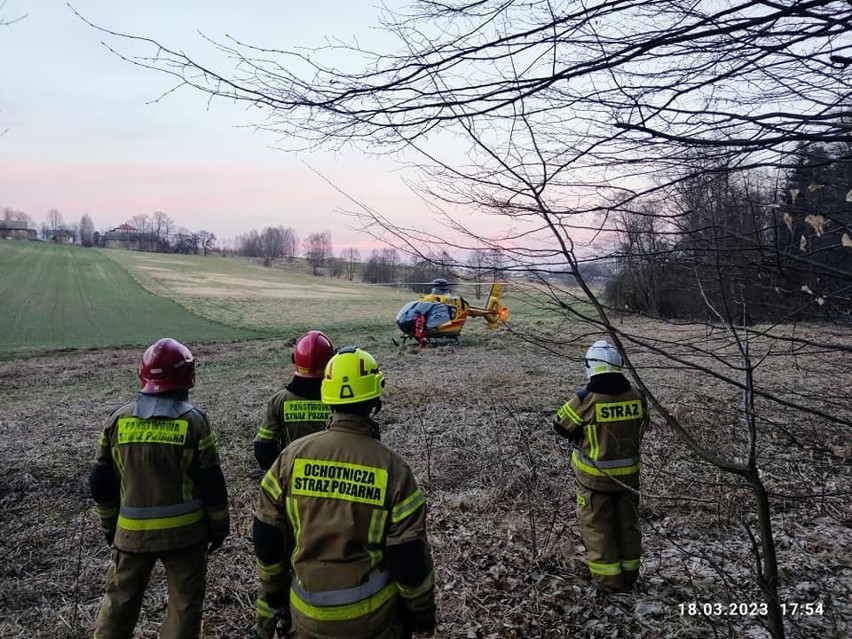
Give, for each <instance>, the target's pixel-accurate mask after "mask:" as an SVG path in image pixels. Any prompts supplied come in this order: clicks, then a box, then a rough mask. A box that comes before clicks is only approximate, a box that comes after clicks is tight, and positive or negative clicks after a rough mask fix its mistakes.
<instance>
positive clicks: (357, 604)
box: [252, 346, 435, 639]
mask: <svg viewBox="0 0 852 639" xmlns="http://www.w3.org/2000/svg"><path fill="white" fill-rule="evenodd" d="M384 380H385V378H384V374H383V373H382V372H381V371H380V370H379V365H378V364H377V363H376V360H375V359H374V358H373V356H372V355H370V354H369V353H368V352H366V351H363V350H361V349H360V348H356V347H354V346H347V347H345V348H341V349H340V350H339V351H338V352H337V354H336V355H335V356H334V357H332V358H331V360H329V362H328V365H327V366H326V369H325V377H324V379H323V382H322V400H323V401H324V402H325V403H326V404H328V405H329V406H331V410H332V414H331V421H330V422H329V425H328V428H327V429H326V430H324V431H322V432H319V433H315V434H313V435H308V436H306V437H302V438H300V439H297V440H296V441H294V442H293V443H292V444H290V445H289V446H287V448H285V449H284V451H283V452H282V453H281V455H280V456H279V457H278V459H277V460H276V461H275V463H274V464H272V467H271V468H270V469H269V471H268V472H267V473H266V475H265V476H264V478H263V481H262V482H261V488H260V491H259V497H258V505H257V510H256V511H255V518H254V523H253V539H254V548H255V554H256V556H257V565H258V572H259V576H260V593H259V597H258V601H257V611H256V624H255V627H254V629H253V631H252V637H256V638H257V637H259V638H260V639H269V638H270V637H272V635H273V633H274V632H275V630H276V627H277V628H278V634H279V636H281V635H282V631H283V633H284V634H289V633H290V632H293V633H294V636H295V637H298V638H300V639H309V638H315V639H332V638H335V637H341V638H344V637H345V638H350V639H403V638H405V637H410V636H411V635H412V633H426V634H430V635H431V634H432V633H433V632H434V629H435V594H434V568H433V564H432V556H431V553H430V551H429V543H428V540H427V538H426V498H425V496H424V495H423V493H422V492H421V491H420V488H419V487H418V485H417V480H416V479H415V477H414V474H413V473H412V472H411V469H410V468H409V466H408V464H407V463H406V462H405V460H403V459H402V457H400V456H399V455H398V454H397V453H395V452H393V451H392V450H390V449H389V448H387V447H386V446H385V445H383V444H382V443H381V442H380V441H379V425H378V424H377V423H376V422H375V421H374V420H373V417H374V416H375V415H376V413H378V412H379V410H380V408H381V395H382V389H383V387H384ZM291 616H292V618H291ZM291 623H292V630H290V624H291Z"/></svg>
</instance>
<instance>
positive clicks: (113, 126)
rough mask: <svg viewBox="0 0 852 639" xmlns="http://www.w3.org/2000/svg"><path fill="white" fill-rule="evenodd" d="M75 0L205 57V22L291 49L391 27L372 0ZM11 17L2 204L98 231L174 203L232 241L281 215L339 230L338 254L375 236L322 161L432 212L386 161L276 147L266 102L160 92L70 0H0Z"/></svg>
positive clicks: (396, 202)
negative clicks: (358, 224) (249, 104)
mask: <svg viewBox="0 0 852 639" xmlns="http://www.w3.org/2000/svg"><path fill="white" fill-rule="evenodd" d="M71 4H72V5H73V6H74V8H75V9H76V10H77V11H78V12H80V13H81V14H82V15H84V16H85V17H86V18H87V19H89V20H91V21H92V22H94V23H96V24H99V25H101V26H103V27H105V28H108V29H113V30H116V31H123V32H128V33H133V34H136V35H141V36H146V37H150V38H152V39H156V40H158V41H160V42H162V43H163V44H165V45H167V46H171V47H173V48H176V49H182V50H185V51H187V52H188V53H190V54H194V55H197V56H198V57H201V58H202V59H207V58H204V56H205V55H207V54H208V53H209V51H210V49H209V47H207V48H205V46H206V45H205V43H204V41H203V39H202V38H201V36H200V35H199V33H198V32H199V31H201V32H203V33H204V34H205V35H207V36H209V37H211V38H213V39H222V38H223V36H225V35H226V34H230V35H233V36H235V37H238V38H239V39H242V40H243V41H246V42H250V43H252V44H259V45H268V46H277V47H279V48H294V47H299V46H306V47H310V46H318V45H321V44H322V43H323V42H324V41H325V39H326V38H339V39H343V40H347V41H351V40H352V39H354V38H358V39H359V41H361V42H362V44H363V42H364V39H365V38H378V39H381V38H382V37H384V36H383V35H382V34H381V33H380V32H378V31H377V29H376V26H377V22H376V18H377V15H378V10H377V9H376V8H375V5H376V3H375V2H365V1H363V0H318V1H315V2H311V1H309V0H288V1H287V2H283V1H281V0H243V1H242V2H233V1H232V0H182V1H181V2H173V0H153V1H146V2H138V0H111V1H110V2H105V1H104V0H72V2H71ZM18 17H22V19H20V20H16V18H18ZM0 22H12V24H6V25H5V26H0V56H2V59H3V60H4V63H3V64H2V65H0V87H2V88H3V90H2V93H0V132H4V133H3V135H2V136H0V208H5V207H10V208H12V209H17V210H22V211H25V212H26V213H28V214H29V215H30V216H31V217H32V218H33V219H34V220H35V222H36V223H37V224H40V223H41V222H43V221H45V220H46V218H47V213H48V211H49V210H50V209H57V210H59V211H60V212H61V213H62V215H63V217H64V219H65V220H66V222H67V223H75V222H79V220H80V218H81V216H82V215H83V214H84V213H88V214H89V215H90V216H91V217H92V219H93V221H94V223H95V227H96V229H98V230H107V229H109V228H113V227H115V226H117V225H119V224H121V223H123V222H125V221H127V220H128V219H129V218H131V217H132V216H134V215H139V214H151V213H153V212H154V211H163V212H165V213H167V214H168V215H169V216H171V218H172V219H174V220H175V223H176V224H177V225H179V226H184V227H186V228H189V229H192V230H200V229H202V228H203V229H207V230H210V231H212V232H214V233H216V235H217V236H218V237H219V238H220V239H228V238H234V237H236V236H237V235H239V234H241V233H244V232H246V231H249V230H251V229H258V230H260V229H261V228H263V227H264V226H273V225H284V226H291V227H293V228H294V229H295V230H296V232H297V233H298V234H299V236H300V237H302V238H304V237H306V236H307V235H308V234H310V233H314V232H322V231H330V232H331V234H332V241H333V243H334V245H335V247H336V248H337V247H340V248H342V247H345V246H357V247H359V248H361V249H362V250H363V249H365V248H366V249H367V250H369V248H371V247H373V246H375V242H374V241H373V240H372V239H371V238H370V237H368V236H366V235H364V234H362V233H358V232H356V231H353V230H350V229H349V228H348V227H351V226H352V225H353V222H352V220H351V219H350V218H349V217H347V216H346V215H344V214H342V213H341V212H340V210H341V209H351V208H352V205H351V203H350V202H349V201H348V200H347V199H346V197H344V196H343V195H342V194H341V193H339V192H338V191H337V190H335V189H334V188H332V186H330V185H329V184H328V183H327V182H326V181H325V180H323V179H322V178H321V177H320V176H319V175H317V173H316V172H315V171H314V170H312V168H311V167H313V169H315V170H316V171H318V172H319V173H321V174H322V175H323V176H325V178H327V179H328V180H330V181H331V182H333V183H334V184H335V185H336V186H337V187H339V188H340V189H342V190H343V191H344V192H346V193H347V194H349V195H351V196H352V197H355V198H357V199H359V200H361V201H363V202H365V203H367V204H368V205H370V206H371V207H373V208H374V209H376V210H378V211H379V212H381V213H382V214H383V215H386V216H388V217H390V218H392V219H393V220H394V221H398V222H399V223H400V224H411V223H412V220H415V219H421V220H422V219H423V218H424V216H425V215H427V210H426V207H425V206H424V204H423V203H422V202H421V201H420V199H419V198H418V197H416V196H415V195H414V194H412V193H411V192H410V191H409V190H408V189H407V188H406V187H405V186H404V185H403V184H402V180H401V174H400V173H399V172H398V166H397V165H396V164H394V163H393V162H392V161H391V160H389V159H383V160H377V159H375V158H364V157H361V156H358V155H356V154H355V153H354V152H352V153H350V154H346V153H344V152H341V153H340V154H338V155H331V154H319V153H309V154H303V155H297V154H294V153H287V152H283V151H280V150H276V149H273V148H271V147H272V146H273V145H275V144H276V142H277V141H276V139H275V138H274V137H273V136H272V135H271V134H266V133H260V132H257V131H255V130H254V129H252V128H251V126H250V125H251V124H252V123H253V122H256V121H257V119H259V118H260V117H261V116H259V115H258V113H257V112H253V113H252V112H247V111H245V110H243V109H241V108H237V107H234V106H232V105H230V104H223V103H221V102H213V103H209V104H208V102H207V100H206V99H205V96H204V95H202V94H200V93H193V92H191V91H188V90H183V91H179V92H177V93H175V94H172V95H169V96H168V97H166V98H165V99H163V100H161V101H157V102H152V101H154V100H156V99H157V98H158V97H159V96H160V95H161V94H162V93H163V92H164V91H167V90H168V89H169V88H171V86H172V84H173V83H172V82H171V81H170V80H169V79H168V78H167V77H165V76H163V75H161V74H158V73H155V72H152V71H146V70H144V69H141V68H138V67H135V66H133V65H131V64H129V63H127V62H125V61H122V60H120V59H119V58H118V57H116V56H115V55H113V54H111V53H110V52H109V51H108V50H107V49H106V48H105V47H104V46H103V45H102V44H101V40H102V39H103V36H102V35H101V34H99V33H98V32H96V31H95V30H93V29H92V28H90V27H89V26H87V25H86V24H84V23H83V22H82V21H81V20H80V19H79V18H77V17H76V16H75V15H74V13H73V12H72V11H71V10H70V9H69V8H68V7H67V6H66V3H65V1H64V0H39V1H38V2H30V1H27V0H6V2H5V4H3V3H2V0H0ZM194 47H195V48H194ZM223 68H227V67H223ZM253 117H254V118H256V119H255V120H253V119H252V118H253ZM424 226H425V225H421V228H423V227H424Z"/></svg>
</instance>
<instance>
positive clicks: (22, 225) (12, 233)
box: [0, 220, 38, 240]
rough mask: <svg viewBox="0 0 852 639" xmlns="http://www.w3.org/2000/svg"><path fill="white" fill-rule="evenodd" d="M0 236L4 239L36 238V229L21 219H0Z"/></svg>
mask: <svg viewBox="0 0 852 639" xmlns="http://www.w3.org/2000/svg"><path fill="white" fill-rule="evenodd" d="M0 238H3V239H4V240H37V239H38V231H37V230H36V229H31V228H28V227H27V223H26V222H23V221H21V220H0Z"/></svg>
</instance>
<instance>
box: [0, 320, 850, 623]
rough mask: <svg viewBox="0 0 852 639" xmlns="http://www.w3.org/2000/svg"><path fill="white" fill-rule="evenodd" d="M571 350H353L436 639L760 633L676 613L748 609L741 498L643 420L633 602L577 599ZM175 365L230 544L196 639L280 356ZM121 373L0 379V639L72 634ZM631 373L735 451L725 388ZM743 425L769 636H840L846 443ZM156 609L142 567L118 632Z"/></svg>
mask: <svg viewBox="0 0 852 639" xmlns="http://www.w3.org/2000/svg"><path fill="white" fill-rule="evenodd" d="M655 330H659V329H655ZM653 332H654V331H649V333H653ZM841 336H842V335H841ZM834 337H837V336H836V335H835V336H834ZM842 337H843V338H844V339H848V338H847V337H845V336H842ZM588 343H589V340H587V339H583V340H580V341H578V342H576V343H567V344H563V345H562V346H560V347H558V348H557V349H555V350H557V351H558V352H547V351H545V350H542V349H539V348H535V347H533V346H530V345H529V344H526V343H524V342H523V341H521V340H519V339H516V338H514V337H513V336H511V335H506V334H503V333H500V334H495V335H490V336H488V337H485V338H482V339H480V340H478V343H475V344H473V345H463V346H460V347H439V348H427V349H424V350H423V351H418V350H417V349H415V348H394V347H393V346H391V345H389V344H386V343H385V342H384V340H383V341H381V342H379V341H376V342H375V343H373V344H370V343H365V344H362V345H361V346H363V347H364V348H367V349H368V350H373V352H374V353H376V355H377V358H378V359H379V362H380V364H381V366H382V368H383V369H384V370H385V372H386V375H387V379H388V383H387V389H386V396H385V408H384V410H383V411H382V412H381V413H380V415H379V421H380V422H381V423H382V425H383V433H382V439H383V441H384V442H385V443H386V444H387V445H388V446H390V447H392V448H394V449H396V450H397V451H398V452H400V453H401V454H402V455H403V456H404V457H405V458H406V459H407V460H408V461H409V463H410V464H411V466H412V468H413V469H414V471H415V473H416V474H417V476H418V478H419V480H420V482H421V485H422V487H423V488H424V490H425V492H426V493H427V496H428V499H429V516H428V523H429V527H430V540H431V545H432V550H433V554H434V557H435V561H436V581H437V593H438V605H439V624H438V632H437V636H439V637H454V638H455V637H460V638H471V639H474V638H477V637H480V638H492V637H495V638H496V637H509V638H512V637H578V636H579V637H634V636H646V637H672V638H674V637H678V638H687V637H695V638H698V637H708V636H718V637H765V636H768V632H767V631H766V630H765V628H764V626H763V623H762V622H763V620H762V619H761V618H760V617H756V616H751V615H750V614H749V613H748V612H744V614H740V613H739V612H737V614H733V615H730V616H729V615H718V614H711V615H709V616H703V615H700V614H691V613H690V609H689V603H690V602H697V603H699V604H703V603H709V604H712V603H719V604H721V605H722V606H723V609H724V610H725V612H729V611H731V610H736V611H739V610H740V609H741V606H739V604H746V609H747V608H748V604H750V603H758V602H760V601H762V599H761V596H760V592H759V589H758V587H757V581H756V576H755V560H754V558H753V557H752V555H751V542H750V540H749V536H748V533H747V532H746V528H745V526H748V527H749V530H754V521H755V517H754V510H755V508H754V501H753V498H752V495H751V492H750V491H749V489H748V488H747V486H746V485H745V484H744V483H743V482H742V481H741V480H739V479H737V478H735V477H732V476H730V475H728V474H725V473H723V472H721V471H718V470H716V469H714V468H712V467H710V466H709V465H708V464H706V463H705V462H702V461H700V460H699V459H698V458H697V457H696V456H695V455H694V454H693V453H691V452H690V451H689V450H688V449H687V448H686V446H685V445H684V444H683V443H682V440H681V439H679V438H678V437H677V436H676V434H675V433H674V431H673V430H672V429H671V428H670V427H669V426H667V425H665V424H664V423H662V420H661V419H660V416H659V413H655V415H654V423H653V425H652V428H651V429H650V431H649V433H648V435H647V437H646V441H645V446H644V451H643V452H644V464H645V466H644V470H643V498H642V521H643V529H644V545H645V550H644V556H643V562H644V563H643V568H642V576H641V582H640V587H639V589H638V591H637V592H635V593H632V594H626V595H617V596H610V597H608V598H604V597H601V596H600V595H598V594H596V593H595V591H594V589H593V588H591V587H590V586H589V582H588V573H587V571H586V568H585V564H584V555H583V547H582V543H581V541H580V536H579V531H578V527H577V523H576V516H575V512H574V505H573V504H574V493H573V479H572V474H571V470H570V465H569V462H568V448H567V445H566V444H565V442H564V440H561V439H559V438H557V437H556V436H555V435H554V434H553V432H552V429H551V426H550V423H551V420H552V418H553V415H554V413H555V411H556V410H557V409H558V407H559V406H560V405H561V404H562V403H563V402H564V401H566V400H567V399H568V397H569V396H570V392H571V390H572V389H573V388H575V387H577V386H580V385H582V383H583V369H582V353H583V351H584V350H585V347H586V346H588ZM719 349H720V350H719V352H721V350H722V349H723V347H722V346H721V345H720V347H719ZM194 350H195V352H196V354H197V356H198V358H199V361H200V366H199V371H198V386H197V388H196V390H195V391H194V392H193V395H192V397H193V400H194V402H195V403H196V405H198V406H199V407H201V408H203V409H204V410H205V411H207V412H208V414H209V415H210V418H211V421H212V423H213V426H214V428H215V429H216V430H217V432H218V434H219V437H220V440H221V458H222V464H223V467H224V471H225V475H226V478H227V480H228V484H229V494H230V505H231V516H232V531H233V532H232V535H231V537H230V538H229V539H228V541H227V542H226V544H225V546H224V547H223V549H222V550H221V551H220V552H218V553H217V554H215V555H213V556H212V558H211V561H210V566H209V588H208V595H207V601H206V609H205V610H206V612H205V622H204V633H203V636H204V637H211V638H214V637H215V638H226V637H227V638H232V637H244V636H247V634H248V629H249V628H250V626H251V624H252V620H253V609H254V591H255V576H254V563H253V554H252V546H251V539H250V529H251V526H250V524H251V517H252V513H253V506H254V502H255V499H256V495H257V490H258V483H259V480H260V472H259V471H258V470H257V468H256V464H255V461H254V458H253V454H252V445H251V441H252V439H253V437H254V434H255V430H256V428H257V426H258V424H259V421H260V418H261V415H262V412H263V409H264V406H265V402H266V400H267V399H268V398H269V397H270V396H271V394H272V393H273V392H274V391H275V390H277V389H278V388H280V387H281V386H282V385H283V384H284V383H285V382H286V381H287V380H288V379H289V377H290V373H291V371H290V363H289V349H288V348H287V347H286V346H285V345H284V344H283V342H282V341H281V340H277V341H254V342H245V343H240V344H228V345H214V346H211V345H208V346H199V347H196V348H195V349H194ZM138 357H139V353H138V352H137V351H135V350H134V351H130V350H118V351H88V352H69V353H54V354H51V355H45V356H43V357H37V358H33V359H29V360H23V361H16V362H4V363H0V389H2V390H0V475H2V477H3V480H2V482H0V559H2V561H0V638H3V639H6V638H9V639H11V638H13V637H15V638H17V637H42V638H47V639H70V638H83V637H90V636H91V631H92V627H93V618H94V616H95V614H96V612H97V608H98V604H99V601H100V596H101V593H102V588H103V578H104V574H105V571H106V565H107V559H108V550H107V547H106V545H105V543H104V541H103V539H102V536H101V533H100V530H99V525H98V522H97V518H96V516H95V514H94V510H93V504H92V502H91V499H90V497H89V494H88V488H87V484H86V478H87V473H88V469H89V466H90V464H91V462H92V459H93V455H94V451H95V447H96V442H97V437H98V432H99V430H100V429H101V428H102V426H103V422H104V420H105V419H106V417H107V416H108V414H109V413H110V411H111V410H112V409H113V408H115V407H116V406H118V405H120V404H122V403H124V402H126V401H129V400H130V399H132V398H133V396H134V392H135V367H136V364H137V359H138ZM773 357H775V359H770V360H767V362H766V366H765V368H764V370H766V371H767V373H766V374H765V375H764V377H763V378H761V380H759V381H760V382H761V383H762V384H765V385H766V386H767V387H770V388H779V389H783V388H786V387H787V386H788V385H789V386H790V387H791V388H795V389H796V390H795V393H799V394H800V395H801V396H802V397H804V396H805V395H807V396H809V397H810V398H811V399H812V398H813V397H814V394H819V393H823V395H824V398H823V396H820V402H819V405H820V406H822V407H823V410H824V411H825V412H828V413H831V414H842V415H843V416H844V417H845V418H846V419H852V415H850V413H852V408H850V406H849V399H848V388H849V384H848V379H849V377H846V378H845V380H846V381H843V380H838V379H837V376H836V370H831V369H830V368H827V367H826V366H823V365H821V364H820V362H821V361H822V360H819V359H818V358H817V359H812V360H811V359H809V356H805V355H802V354H800V353H789V354H787V355H783V354H781V355H777V357H776V356H775V355H773ZM814 357H816V356H814ZM845 357H846V358H847V359H848V354H847V355H845ZM636 362H637V365H638V366H641V372H642V375H643V377H644V378H645V379H646V382H647V383H648V385H649V387H651V388H652V389H653V390H655V392H657V393H658V395H659V396H660V398H661V400H662V401H663V402H664V404H665V405H666V406H667V407H668V408H669V409H670V410H671V411H672V413H673V414H674V415H675V416H676V417H678V418H679V419H681V420H682V422H683V423H684V424H685V425H687V426H688V427H689V428H690V429H691V432H694V433H695V434H696V436H697V437H698V438H699V440H700V441H701V442H702V443H704V444H705V445H708V446H711V447H713V450H715V451H716V452H718V453H719V454H722V455H730V456H735V455H737V454H738V452H737V451H738V450H739V448H738V447H739V446H740V444H741V441H742V436H741V433H740V432H739V430H740V428H741V427H740V425H739V422H738V420H737V418H736V417H735V413H733V412H731V411H732V409H731V408H730V407H734V406H736V405H737V404H738V402H739V398H738V396H737V393H736V392H732V391H731V390H730V389H729V388H727V387H725V386H723V385H721V384H720V383H717V382H716V381H714V380H713V379H711V378H707V377H706V376H705V377H703V378H692V377H690V374H689V372H688V371H685V370H678V369H677V368H675V367H672V366H671V364H663V362H662V360H660V359H659V358H658V357H657V356H655V355H653V353H650V352H649V353H646V354H637V357H636ZM717 363H718V362H717ZM719 365H720V366H722V364H719ZM841 382H842V383H841ZM790 392H793V391H790ZM786 396H789V394H788V395H786ZM793 399H794V398H793ZM757 409H759V410H760V414H761V415H762V416H763V417H764V419H763V421H762V422H761V426H760V431H759V438H758V442H757V454H758V458H759V462H760V465H761V473H762V475H761V476H762V479H763V482H764V483H765V485H766V486H767V489H768V490H769V491H770V499H771V503H772V508H773V525H774V531H775V539H776V543H777V550H778V560H779V567H780V581H781V583H780V598H781V601H782V602H784V603H785V604H788V605H787V616H786V618H785V624H786V630H787V636H789V637H836V638H840V637H848V636H852V614H851V613H852V610H850V601H852V535H850V530H849V529H850V524H852V510H850V497H849V496H850V490H852V472H850V464H849V460H850V451H852V442H851V441H850V439H852V437H850V432H849V428H848V427H842V428H841V427H837V426H835V425H832V424H830V423H826V422H825V420H824V419H820V418H819V416H818V415H817V416H815V417H814V418H813V419H805V418H803V417H802V416H800V415H799V414H797V413H794V412H792V411H790V410H789V409H787V408H785V407H783V406H775V405H774V404H771V402H770V403H766V402H764V401H763V400H760V399H759V400H758V404H757ZM817 602H818V603H819V604H821V608H820V610H821V612H819V613H815V614H811V615H805V614H802V612H803V610H804V607H802V608H799V609H798V610H797V611H796V614H793V610H792V604H794V603H795V604H804V603H817ZM164 608H165V585H164V583H163V579H162V573H161V572H160V571H159V570H158V571H156V572H155V575H154V578H153V580H152V584H151V586H150V588H149V591H148V594H147V595H146V601H145V605H144V609H143V613H142V616H141V618H140V620H139V623H138V625H137V636H138V637H156V636H157V627H158V623H159V621H160V620H161V619H162V617H163V613H164ZM743 610H745V609H743Z"/></svg>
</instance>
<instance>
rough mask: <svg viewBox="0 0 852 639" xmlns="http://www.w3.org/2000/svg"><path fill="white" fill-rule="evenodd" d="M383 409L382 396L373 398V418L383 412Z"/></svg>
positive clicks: (371, 412)
mask: <svg viewBox="0 0 852 639" xmlns="http://www.w3.org/2000/svg"><path fill="white" fill-rule="evenodd" d="M381 410H382V398H381V397H377V398H376V399H374V400H373V408H372V410H371V411H370V417H371V418H372V417H375V416H376V415H378V414H379V413H380V412H381Z"/></svg>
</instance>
